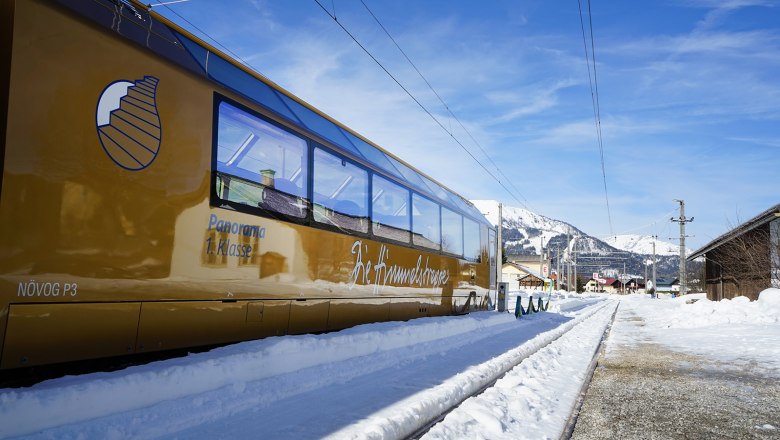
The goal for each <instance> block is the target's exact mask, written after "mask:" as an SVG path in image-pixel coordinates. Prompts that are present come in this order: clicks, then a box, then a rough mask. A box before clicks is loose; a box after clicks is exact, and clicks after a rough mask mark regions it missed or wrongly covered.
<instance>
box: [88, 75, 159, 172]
mask: <svg viewBox="0 0 780 440" xmlns="http://www.w3.org/2000/svg"><path fill="white" fill-rule="evenodd" d="M158 83H159V80H158V79H157V78H155V77H153V76H145V77H144V78H143V79H140V80H138V81H135V82H131V81H124V80H122V81H114V82H112V83H111V84H109V85H108V86H106V88H105V89H104V90H103V93H101V94H100V99H99V100H98V104H97V111H96V115H95V124H96V126H97V133H98V138H99V139H100V143H101V144H102V145H103V149H104V150H105V151H106V154H108V157H110V158H111V160H113V161H114V163H116V164H117V165H119V166H120V167H122V168H124V169H126V170H130V171H139V170H142V169H144V168H146V167H148V166H149V165H151V164H152V162H154V159H155V158H156V157H157V153H158V152H159V151H160V139H162V129H161V127H160V116H159V114H158V113H157V84H158Z"/></svg>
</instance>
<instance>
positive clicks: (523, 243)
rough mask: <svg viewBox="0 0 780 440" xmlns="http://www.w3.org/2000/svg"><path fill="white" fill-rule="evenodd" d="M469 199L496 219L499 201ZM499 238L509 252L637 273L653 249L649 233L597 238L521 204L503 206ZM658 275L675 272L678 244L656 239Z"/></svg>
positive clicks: (490, 217) (640, 271)
mask: <svg viewBox="0 0 780 440" xmlns="http://www.w3.org/2000/svg"><path fill="white" fill-rule="evenodd" d="M471 202H472V203H474V205H475V206H476V208H477V209H479V210H480V212H482V213H483V214H485V217H486V218H487V219H488V220H489V221H490V222H491V223H493V224H494V225H495V224H497V223H498V202H497V201H495V200H472V201H471ZM502 217H503V228H502V242H503V247H504V252H505V253H506V254H508V255H539V249H540V248H542V247H543V248H544V249H545V250H547V251H549V252H551V254H552V257H553V258H558V255H560V258H561V259H562V260H563V261H565V260H568V259H569V258H570V257H569V256H570V255H571V256H572V258H574V255H575V254H576V259H577V261H578V266H579V267H581V268H582V269H583V270H584V271H585V272H584V273H587V272H589V271H593V272H597V271H598V272H602V273H604V272H609V271H621V272H622V270H623V265H624V264H625V270H626V271H627V272H629V273H633V274H636V275H637V276H639V275H640V274H643V273H644V270H645V263H646V262H647V261H648V260H649V259H650V258H649V256H650V255H652V253H653V247H652V240H653V239H652V237H650V236H639V235H617V236H611V237H609V238H608V239H607V240H600V239H598V238H596V237H593V236H590V235H588V234H586V233H585V232H583V231H581V230H579V229H577V228H576V227H575V226H573V225H571V224H569V223H566V222H564V221H560V220H555V219H552V218H549V217H545V216H543V215H539V214H536V213H534V212H531V211H529V210H527V209H524V208H518V207H514V206H506V205H504V206H503V207H502ZM656 261H657V264H658V267H657V270H658V273H659V276H676V273H677V272H678V267H679V264H680V257H679V246H677V245H675V244H673V243H668V242H663V241H656Z"/></svg>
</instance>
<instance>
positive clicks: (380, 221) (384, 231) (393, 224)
mask: <svg viewBox="0 0 780 440" xmlns="http://www.w3.org/2000/svg"><path fill="white" fill-rule="evenodd" d="M371 201H372V204H371V206H372V208H371V220H372V221H373V222H374V235H377V236H379V237H384V238H389V239H392V240H397V241H402V242H404V243H409V236H410V233H409V230H410V229H411V228H410V226H411V225H410V223H409V219H410V216H409V190H407V189H405V188H402V187H400V186H398V185H396V184H394V183H391V182H390V181H388V180H386V179H383V178H381V177H379V176H377V175H374V180H373V194H372V196H371Z"/></svg>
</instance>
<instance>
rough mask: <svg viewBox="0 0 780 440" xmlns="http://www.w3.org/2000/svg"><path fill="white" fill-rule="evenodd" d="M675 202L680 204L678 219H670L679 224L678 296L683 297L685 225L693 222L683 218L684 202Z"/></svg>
mask: <svg viewBox="0 0 780 440" xmlns="http://www.w3.org/2000/svg"><path fill="white" fill-rule="evenodd" d="M675 202H678V203H680V218H679V219H675V218H674V217H672V219H671V220H672V221H673V222H678V223H680V295H685V292H686V290H687V285H686V278H687V276H686V273H685V224H686V223H690V222H692V221H693V217H691V218H685V201H684V200H676V199H675Z"/></svg>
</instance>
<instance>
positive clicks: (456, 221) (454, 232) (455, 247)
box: [439, 206, 463, 257]
mask: <svg viewBox="0 0 780 440" xmlns="http://www.w3.org/2000/svg"><path fill="white" fill-rule="evenodd" d="M439 218H440V219H441V250H442V252H444V253H447V254H451V255H454V256H458V257H463V214H461V213H459V212H457V211H453V210H452V209H449V208H447V207H444V206H442V207H441V213H440V214H439Z"/></svg>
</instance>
